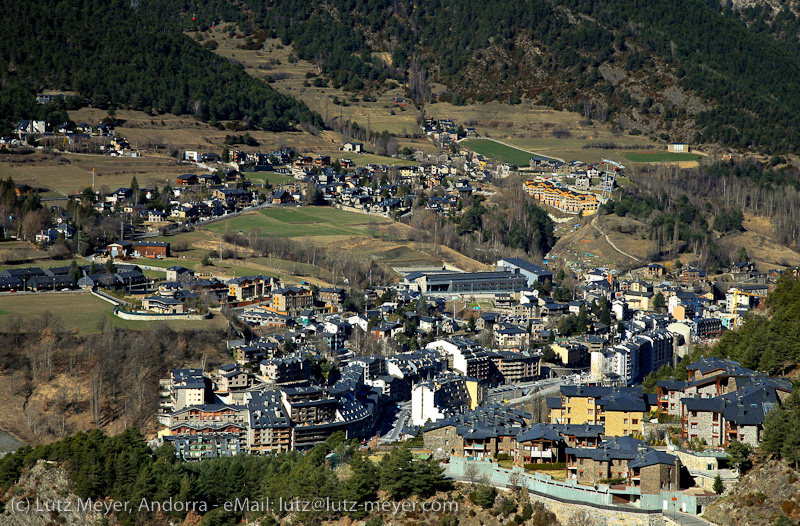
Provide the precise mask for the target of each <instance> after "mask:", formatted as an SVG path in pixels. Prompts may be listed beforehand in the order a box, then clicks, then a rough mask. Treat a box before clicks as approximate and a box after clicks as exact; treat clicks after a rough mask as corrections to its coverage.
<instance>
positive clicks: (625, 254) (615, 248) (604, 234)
mask: <svg viewBox="0 0 800 526" xmlns="http://www.w3.org/2000/svg"><path fill="white" fill-rule="evenodd" d="M592 226H593V227H594V229H595V230H597V231H598V232H600V234H602V236H603V237H605V238H606V241H608V244H609V245H611V248H613V249H614V250H616V251H617V252H619V253H620V254H622V255H623V256H625V257H629V258H631V259H632V260H634V261H638V262H639V263H644V261H642V260H641V259H639V258H637V257H636V256H631V255H630V254H628V253H627V252H625V251H623V250H620V248H619V247H618V246H617V245H615V244H614V243H613V242H612V241H611V239H609V238H608V234H606V233H605V232H603V231H602V230H601V229H600V227H599V226H597V217H596V216H595V218H594V219H592Z"/></svg>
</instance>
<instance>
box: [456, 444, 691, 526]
mask: <svg viewBox="0 0 800 526" xmlns="http://www.w3.org/2000/svg"><path fill="white" fill-rule="evenodd" d="M470 465H472V466H474V467H475V472H476V479H480V478H481V477H483V476H486V478H488V479H489V481H490V483H491V484H493V485H495V486H499V487H508V486H513V485H515V484H518V485H520V486H523V487H525V488H527V489H528V492H529V494H531V498H532V499H536V500H541V502H543V503H544V504H545V505H546V506H548V509H550V510H551V511H553V513H555V514H556V516H558V518H559V520H560V521H561V522H562V523H563V524H569V523H570V522H569V521H573V522H572V523H574V521H575V520H577V519H578V518H580V517H579V515H580V514H581V512H584V513H585V515H586V516H587V517H593V518H594V517H598V520H600V519H602V521H605V522H602V521H600V522H594V523H590V522H579V523H580V524H582V525H584V526H593V525H595V524H596V525H597V526H600V525H606V524H607V525H609V526H611V525H616V524H626V525H627V524H630V525H636V526H640V525H641V526H655V525H661V524H663V522H661V521H662V519H661V512H662V511H663V510H664V509H665V508H664V506H665V503H666V506H673V507H674V506H678V510H685V511H686V513H690V514H695V513H696V512H697V499H696V497H695V496H694V495H685V494H684V493H682V492H680V491H662V492H661V493H659V494H654V495H646V494H644V495H643V494H641V492H640V491H639V489H638V488H629V489H628V490H627V491H625V492H618V491H615V492H614V493H617V494H620V495H624V496H625V497H626V498H627V499H628V500H629V501H630V503H631V504H630V505H629V506H630V507H628V508H620V507H618V506H616V505H615V504H614V499H613V495H612V493H611V492H610V488H609V486H608V485H605V484H597V486H596V487H597V489H595V486H585V485H581V484H578V483H577V482H576V481H574V480H566V481H564V482H560V481H557V480H554V479H553V478H552V477H550V476H549V475H544V474H541V473H526V472H525V470H523V469H522V468H519V467H514V468H512V469H510V470H509V469H504V468H500V467H499V466H498V465H497V464H496V463H493V462H490V461H487V460H469V459H466V458H463V457H456V456H452V457H450V464H449V465H448V470H449V472H450V474H451V475H452V476H453V477H454V478H463V476H464V472H465V470H466V469H467V466H470ZM512 482H514V483H515V484H512ZM673 497H674V498H676V499H677V500H675V501H673V500H672V498H673ZM550 501H553V502H550ZM669 509H672V508H669Z"/></svg>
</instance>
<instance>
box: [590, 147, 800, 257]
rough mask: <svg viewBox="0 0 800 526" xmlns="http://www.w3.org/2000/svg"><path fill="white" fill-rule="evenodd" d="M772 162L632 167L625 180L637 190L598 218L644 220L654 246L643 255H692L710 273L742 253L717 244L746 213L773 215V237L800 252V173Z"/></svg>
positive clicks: (629, 191)
mask: <svg viewBox="0 0 800 526" xmlns="http://www.w3.org/2000/svg"><path fill="white" fill-rule="evenodd" d="M778 162H779V159H777V158H776V159H773V163H778ZM773 163H770V164H773ZM770 164H762V163H757V162H752V161H745V162H719V163H714V164H703V165H701V166H699V167H697V168H686V169H681V168H678V167H676V166H658V167H644V168H636V169H633V168H632V169H630V170H629V171H628V177H629V178H630V179H631V180H632V181H633V182H634V183H635V186H634V187H628V188H624V189H622V190H620V192H619V193H618V194H617V196H615V198H614V199H613V200H611V201H609V202H608V203H606V204H604V205H602V206H601V207H600V214H616V215H618V216H620V217H632V218H635V219H638V220H640V221H642V222H644V223H645V224H646V225H647V229H648V231H647V237H648V239H649V240H650V241H651V247H650V249H649V250H648V253H647V254H646V256H647V258H648V259H650V260H652V261H659V260H670V259H674V258H676V257H678V256H679V255H680V254H684V253H690V254H694V255H695V257H696V261H697V262H698V263H699V264H700V265H702V266H704V267H705V268H706V270H709V271H714V270H716V269H718V268H720V267H724V266H727V265H728V264H730V263H731V262H732V260H733V259H735V258H736V257H737V256H736V254H735V253H728V252H726V251H725V250H723V249H722V248H721V247H720V244H719V243H718V242H719V240H720V236H724V235H725V234H727V233H734V232H739V231H742V230H743V225H742V221H743V217H744V216H743V214H744V213H749V214H752V215H754V216H760V217H765V218H769V220H770V222H771V224H772V239H774V240H775V241H776V242H777V243H780V244H783V245H786V246H788V247H790V248H792V249H795V250H796V249H798V248H800V246H799V245H798V239H800V237H799V236H800V230H798V229H799V228H800V174H799V173H798V171H797V170H796V169H794V168H791V167H782V168H781V167H777V166H770ZM740 248H741V247H738V246H737V247H735V249H734V250H739V249H740ZM757 256H758V254H751V257H757ZM784 266H785V264H784Z"/></svg>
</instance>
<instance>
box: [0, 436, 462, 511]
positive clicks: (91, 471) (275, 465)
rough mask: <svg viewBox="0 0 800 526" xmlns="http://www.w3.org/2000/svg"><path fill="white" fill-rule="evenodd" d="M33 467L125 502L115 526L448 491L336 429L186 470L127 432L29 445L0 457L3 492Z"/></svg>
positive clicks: (434, 474)
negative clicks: (191, 514) (272, 450)
mask: <svg viewBox="0 0 800 526" xmlns="http://www.w3.org/2000/svg"><path fill="white" fill-rule="evenodd" d="M330 453H335V454H336V456H337V457H338V458H339V459H340V460H341V461H342V463H344V464H346V465H347V466H348V468H349V470H348V472H349V474H348V475H346V476H344V477H343V476H340V472H338V471H334V470H333V469H331V467H330V466H329V465H328V463H327V462H326V456H327V455H328V454H330ZM38 460H49V461H55V462H59V463H61V464H62V465H63V466H64V467H65V469H66V470H67V472H68V474H69V476H70V480H71V489H72V491H73V492H74V493H75V494H76V495H78V497H80V498H82V499H85V498H92V499H104V498H111V499H114V500H118V501H124V502H130V503H131V506H130V507H131V508H132V510H130V511H125V512H121V513H119V514H118V515H117V517H116V518H117V520H118V521H119V523H120V524H122V525H133V524H159V525H160V524H167V523H168V522H169V521H183V520H184V519H185V518H186V516H187V511H186V510H179V511H173V512H170V513H163V514H156V513H151V512H148V511H147V510H139V509H138V506H139V503H140V502H141V501H142V499H145V500H147V501H148V502H164V501H167V500H168V499H170V498H172V499H173V500H174V501H179V502H203V503H206V504H207V506H208V513H206V514H205V515H204V516H203V517H202V522H200V524H203V525H215V526H222V525H225V526H227V525H230V526H233V525H235V524H239V523H240V521H241V520H242V519H243V518H246V519H247V520H248V522H250V521H255V520H259V521H260V523H261V524H268V525H275V524H277V523H278V520H279V519H282V518H284V517H285V516H286V515H287V511H286V510H280V509H277V510H276V509H274V508H273V509H272V510H271V511H266V510H259V511H255V510H249V509H247V510H232V511H228V510H226V509H225V507H224V506H223V504H224V503H225V502H233V501H235V499H239V500H240V502H241V501H244V499H249V500H250V502H255V501H258V502H265V501H267V500H268V501H269V502H272V503H277V502H279V501H280V500H281V499H283V501H284V502H290V501H292V500H295V499H298V500H301V501H303V500H309V501H310V500H311V499H314V498H322V499H325V498H329V499H330V501H332V502H341V501H344V500H348V501H350V502H356V503H358V504H359V505H361V504H363V503H365V502H373V501H376V500H377V499H378V491H385V492H386V494H387V495H388V496H389V498H390V499H392V500H394V501H398V500H402V499H407V498H409V497H411V496H418V497H419V498H421V499H427V498H429V497H431V496H433V495H435V494H436V493H437V492H439V491H443V490H448V489H451V488H452V484H451V483H450V482H449V481H447V479H445V478H444V477H443V476H442V471H443V470H442V468H441V467H439V465H438V462H434V461H430V462H428V461H414V460H413V458H412V454H411V451H410V450H409V448H408V447H402V446H401V447H397V448H394V449H392V451H391V452H389V453H388V454H386V455H384V456H383V458H382V459H381V460H380V461H379V462H377V463H375V462H372V461H371V460H370V459H369V458H367V456H366V455H365V454H363V453H362V452H361V451H359V445H358V442H357V441H347V440H345V436H344V433H342V432H337V433H335V434H333V435H332V436H331V437H330V438H328V439H327V440H326V441H325V442H324V443H322V444H319V445H317V446H315V447H313V448H312V449H311V450H309V451H307V452H306V454H302V453H300V452H297V451H292V452H289V453H281V454H277V455H274V456H273V455H264V456H256V455H238V456H232V457H223V458H214V459H207V460H203V461H202V462H194V463H186V462H181V461H179V460H178V459H177V458H176V456H175V449H174V447H173V446H172V445H170V444H165V445H163V446H161V447H159V448H158V449H155V450H152V449H150V447H148V445H147V443H146V442H145V439H144V437H143V436H142V434H141V433H140V432H139V431H138V429H136V428H129V429H127V430H125V431H124V432H123V433H121V434H120V435H117V436H113V437H112V436H107V435H105V434H103V433H102V432H100V431H97V430H95V431H92V432H90V433H78V434H75V435H72V436H69V437H67V438H65V439H63V440H60V441H58V442H54V443H52V444H48V445H44V446H37V447H36V448H32V447H29V446H26V447H23V448H20V449H19V450H17V451H16V452H15V453H13V454H10V455H7V456H5V457H3V459H2V460H0V488H3V489H8V488H9V487H10V486H11V485H12V484H14V483H15V482H16V481H18V480H19V478H20V476H21V475H22V473H23V470H24V469H26V468H30V467H31V466H33V465H34V464H35V463H36V462H37V461H38ZM0 511H2V510H0ZM293 516H294V519H293V520H295V521H299V522H300V523H302V524H319V523H320V521H322V520H337V519H340V518H342V517H350V518H351V519H363V518H364V517H365V516H366V512H365V511H364V507H363V506H361V507H358V506H356V507H355V508H354V509H341V508H339V509H335V508H333V507H332V508H331V509H329V510H321V511H312V510H308V511H300V512H298V513H294V514H293Z"/></svg>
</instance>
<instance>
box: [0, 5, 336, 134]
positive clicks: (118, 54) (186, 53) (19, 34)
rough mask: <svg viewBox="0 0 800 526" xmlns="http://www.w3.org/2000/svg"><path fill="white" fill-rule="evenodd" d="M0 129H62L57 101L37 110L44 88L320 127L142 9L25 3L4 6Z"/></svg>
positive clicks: (107, 101) (153, 107) (300, 107)
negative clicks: (43, 122)
mask: <svg viewBox="0 0 800 526" xmlns="http://www.w3.org/2000/svg"><path fill="white" fill-rule="evenodd" d="M3 14H4V16H5V17H6V20H9V21H11V20H13V23H9V24H8V25H7V27H6V30H5V31H4V38H3V39H0V71H1V72H0V128H2V130H0V131H3V132H8V131H9V130H10V129H11V127H13V126H14V125H15V124H16V121H17V120H19V119H32V118H46V119H48V120H50V121H51V122H52V123H53V124H56V125H57V124H60V123H61V122H65V121H66V120H68V119H67V118H66V113H64V111H63V110H64V105H65V103H64V102H56V103H51V104H46V105H39V104H37V103H36V100H35V94H36V93H37V92H39V91H41V90H44V89H55V90H70V91H74V92H77V93H78V100H77V101H76V100H71V101H68V102H67V103H66V104H72V105H74V104H80V103H91V104H92V105H93V106H95V107H99V108H109V107H110V106H114V107H118V108H133V109H137V110H143V111H147V112H150V113H153V114H157V113H163V112H172V113H175V114H193V115H196V116H197V117H198V118H200V119H203V120H208V121H219V120H228V119H231V120H238V121H242V122H243V123H244V124H245V125H246V126H248V127H252V128H261V129H266V130H276V131H278V130H288V129H294V127H295V125H297V124H299V123H311V124H319V123H320V117H319V116H318V115H316V114H314V113H312V112H311V111H310V110H309V109H308V108H307V107H306V105H305V104H304V103H302V102H299V101H297V100H295V99H292V98H291V97H287V96H285V95H281V94H279V93H278V92H276V91H275V90H273V89H272V88H270V87H269V86H268V85H267V84H266V83H264V82H262V81H260V80H256V79H254V78H253V77H251V76H249V75H248V74H247V73H245V71H244V69H243V68H241V67H240V66H236V65H233V64H231V63H229V62H227V61H225V60H222V59H220V58H219V57H217V56H216V55H215V54H214V53H213V52H211V51H210V50H208V49H206V48H204V47H202V46H201V45H200V44H198V43H197V42H196V41H194V40H193V39H191V38H190V37H188V36H186V35H184V34H182V33H181V31H180V29H179V28H178V26H177V25H176V24H175V23H173V22H172V21H170V19H169V18H168V17H163V16H162V13H161V12H160V11H158V10H157V9H156V6H151V5H150V2H142V3H141V5H140V3H139V2H138V1H135V2H127V1H122V0H111V1H110V2H100V1H98V0H79V1H77V2H76V1H69V2H68V1H65V0H33V1H29V2H11V3H9V4H8V5H5V6H4V10H3Z"/></svg>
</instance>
